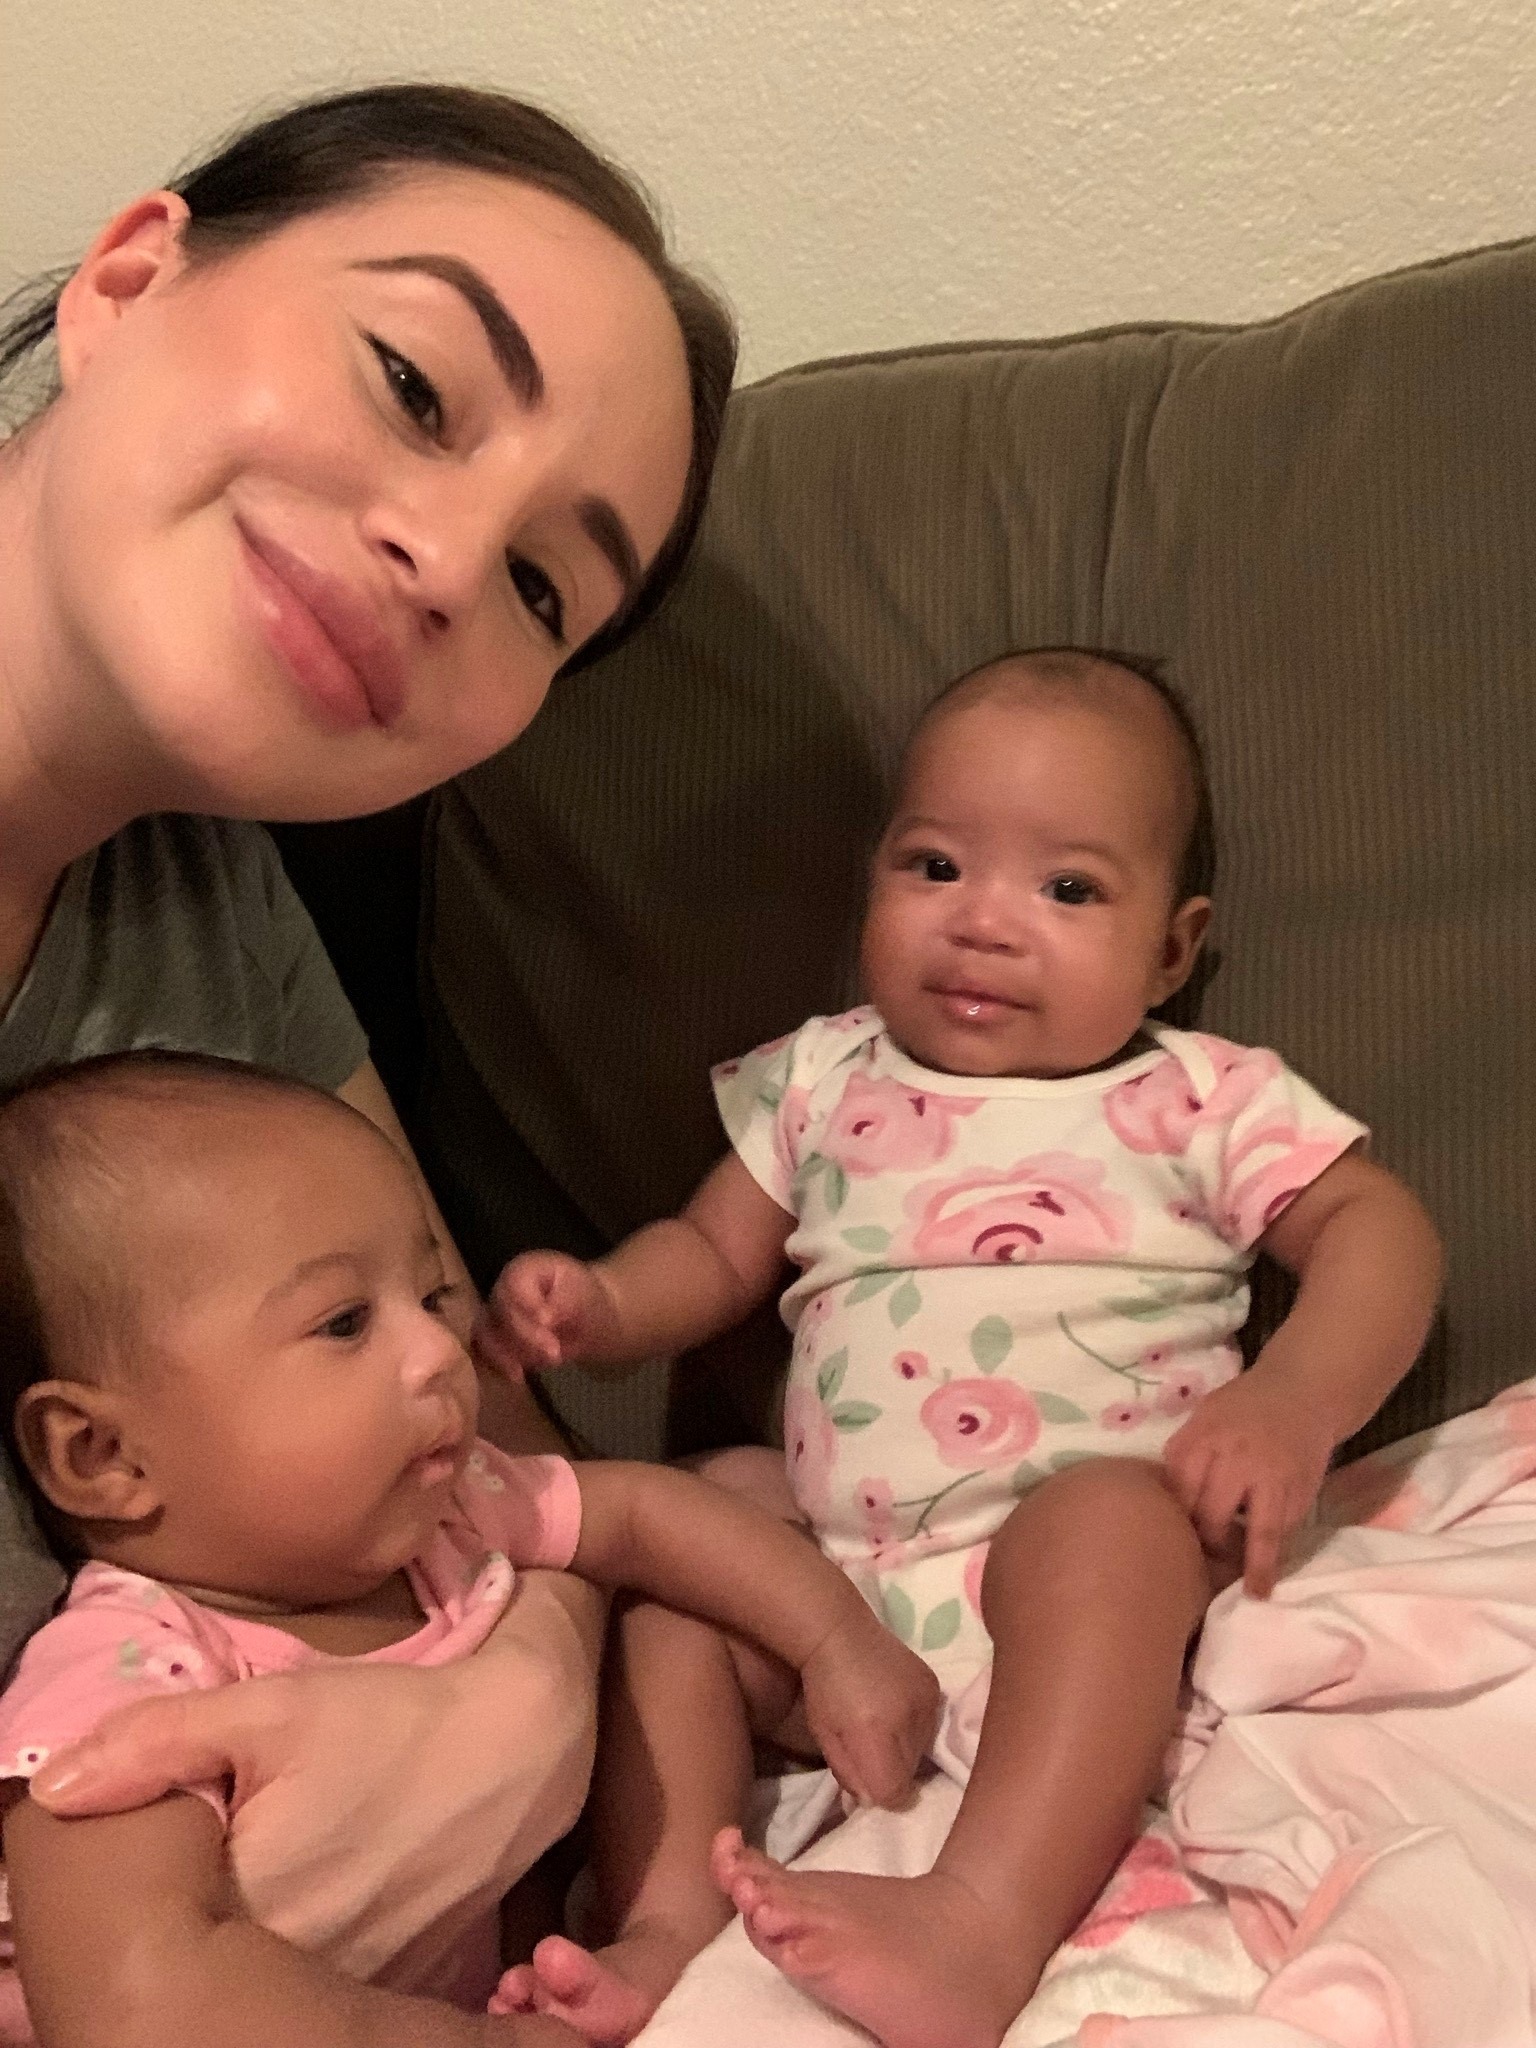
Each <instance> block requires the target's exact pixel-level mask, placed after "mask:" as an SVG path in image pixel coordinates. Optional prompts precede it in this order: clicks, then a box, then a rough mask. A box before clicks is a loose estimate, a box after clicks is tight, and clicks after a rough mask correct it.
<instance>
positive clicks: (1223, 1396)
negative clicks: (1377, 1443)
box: [1163, 1371, 1333, 1600]
mask: <svg viewBox="0 0 1536 2048" xmlns="http://www.w3.org/2000/svg"><path fill="white" fill-rule="evenodd" d="M1332 1455H1333V1437H1332V1434H1331V1433H1330V1431H1329V1429H1328V1427H1327V1425H1326V1423H1325V1422H1323V1421H1322V1420H1321V1418H1320V1417H1319V1416H1318V1415H1317V1414H1316V1413H1308V1412H1306V1410H1305V1408H1304V1406H1303V1404H1301V1403H1299V1402H1298V1401H1297V1400H1296V1399H1295V1397H1294V1395H1293V1394H1292V1393H1291V1392H1290V1390H1289V1389H1288V1388H1286V1387H1284V1386H1281V1385H1278V1384H1271V1383H1270V1382H1269V1381H1267V1380H1266V1378H1265V1376H1264V1374H1263V1373H1262V1372H1254V1371H1249V1372H1245V1373H1241V1374H1240V1375H1239V1376H1238V1377H1237V1378H1236V1379H1235V1380H1228V1382H1227V1383H1226V1385H1225V1386H1222V1387H1218V1388H1216V1390H1215V1392H1214V1393H1210V1394H1207V1395H1206V1397H1205V1399H1204V1400H1203V1401H1202V1402H1201V1403H1200V1405H1199V1407H1198V1408H1197V1409H1196V1410H1195V1412H1194V1414H1193V1415H1191V1416H1190V1418H1189V1420H1188V1421H1187V1422H1186V1423H1185V1424H1184V1426H1183V1428H1182V1429H1180V1430H1178V1431H1177V1432H1176V1433H1175V1434H1174V1435H1173V1436H1171V1437H1170V1438H1169V1439H1168V1442H1167V1443H1166V1444H1165V1445H1164V1446H1163V1465H1164V1468H1165V1469H1166V1471H1167V1474H1168V1479H1169V1483H1170V1485H1171V1486H1172V1488H1173V1491H1174V1493H1175V1495H1176V1496H1177V1498H1178V1500H1179V1502H1180V1504H1181V1505H1182V1507H1183V1508H1184V1511H1185V1513H1186V1514H1187V1515H1188V1516H1189V1518H1190V1520H1191V1521H1192V1522H1193V1523H1194V1525H1195V1529H1196V1531H1197V1533H1198V1535H1199V1537H1200V1541H1201V1542H1202V1543H1203V1544H1204V1545H1205V1548H1206V1549H1207V1550H1208V1551H1211V1552H1213V1553H1219V1552H1220V1551H1221V1550H1222V1549H1223V1548H1224V1546H1225V1544H1226V1542H1227V1540H1228V1538H1229V1536H1230V1535H1231V1534H1232V1531H1233V1528H1234V1525H1235V1524H1236V1523H1237V1518H1238V1513H1239V1510H1241V1511H1242V1519H1243V1525H1244V1530H1245V1534H1244V1541H1243V1586H1244V1589H1245V1590H1246V1591H1247V1592H1249V1593H1251V1594H1252V1595H1253V1597H1254V1598H1255V1599H1258V1600H1265V1599H1268V1597H1269V1595H1270V1593H1271V1592H1273V1590H1274V1585H1275V1580H1276V1578H1277V1577H1278V1575H1279V1570H1280V1554H1281V1551H1282V1549H1283V1548H1284V1545H1285V1539H1286V1538H1287V1536H1289V1534H1290V1532H1291V1531H1292V1530H1293V1529H1294V1528H1296V1527H1297V1525H1298V1524H1299V1523H1300V1522H1301V1521H1302V1520H1303V1518H1304V1517H1305V1515H1306V1513H1307V1510H1308V1509H1309V1508H1310V1507H1311V1505H1312V1503H1313V1501H1314V1500H1316V1498H1317V1490H1318V1488H1319V1487H1320V1486H1321V1485H1322V1483H1323V1476H1324V1474H1325V1473H1326V1472H1327V1470H1328V1460H1329V1459H1330V1458H1331V1457H1332Z"/></svg>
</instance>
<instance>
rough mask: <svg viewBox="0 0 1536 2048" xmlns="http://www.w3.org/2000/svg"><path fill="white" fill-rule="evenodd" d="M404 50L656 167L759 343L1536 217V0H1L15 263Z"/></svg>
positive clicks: (697, 246)
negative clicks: (250, 126) (191, 156)
mask: <svg viewBox="0 0 1536 2048" xmlns="http://www.w3.org/2000/svg"><path fill="white" fill-rule="evenodd" d="M408 73H428V74H433V75H437V76H441V77H452V78H461V79H468V80H473V81H476V82H489V83H496V84H500V85H505V86H507V87H509V88H511V89H514V90H518V91H522V92H525V93H527V94H528V95H530V96H531V97H534V98H537V99H540V100H543V101H544V102H546V103H547V104H549V105H551V106H553V107H555V108H556V109H557V110H559V111H561V112H563V113H565V114H567V115H569V116H571V117H573V118H575V119H576V120H577V121H579V122H581V123H582V124H583V125H585V126H586V127H587V128H588V129H590V130H591V131H592V132H593V133H595V134H596V135H597V136H599V137H600V138H601V139H602V140H603V141H604V143H605V144H606V145H607V146H608V147H609V148H610V149H611V150H612V151H613V152H614V153H615V154H616V155H618V156H620V157H621V158H622V159H624V160H625V161H627V162H628V163H629V164H630V165H631V166H633V167H634V168H635V169H637V170H638V171H639V172H640V173H641V174H642V175H643V176H644V177H645V178H646V179H647V180H648V182H649V183H650V184H651V185H652V187H653V188H654V189H655V190H656V191H657V192H658V193H659V194H660V195H661V196H662V198H663V200H664V201H665V203H666V206H667V208H668V210H669V212H670V214H671V216H672V218H673V220H674V222H675V226H676V231H677V236H678V239H679V242H680V243H681V245H682V246H683V248H684V249H685V250H686V251H687V252H688V253H689V254H690V255H693V256H695V257H697V258H701V259H702V260H704V261H705V262H706V263H707V264H708V265H709V267H710V268H711V269H712V270H713V271H714V272H715V274H716V275H717V276H718V277H719V278H720V279H721V281H722V282H723V283H724V284H725V285H726V287H727V289H728V290H729V291H730V293H731V295H732V296H733V298H734V299H735V302H736V304H737V306H738V307H739V309H740V312H741V315H742V320H743V325H744V329H745V333H746V338H747V368H748V370H749V371H750V372H762V371H764V370H768V369H772V368H775V367H777V366H778V365H780V364H783V363H787V362H793V361H796V360H799V359H802V358H804V357H807V356H814V355H825V354H832V353H838V352H841V351H844V350H850V349H861V348H881V347H889V346H892V345H895V344H898V343H901V342H905V341H912V340H935V339H940V338H945V337H950V336H956V335H985V334H1026V333H1051V332H1060V331H1064V330H1068V329H1071V328H1075V327H1080V326H1086V325H1092V324H1100V323H1104V322H1109V321H1115V320H1125V319H1135V318H1139V317H1143V316H1153V317H1158V316H1170V317H1172V316H1187V317H1192V318H1203V319H1215V320H1240V319H1246V318H1250V317H1253V316H1255V315H1261V314H1264V313H1268V312H1276V311H1279V310H1280V309H1282V308H1283V307H1285V306H1287V305H1289V304H1291V303H1293V302H1295V301H1296V300H1298V299H1301V298H1305V297H1308V296H1310V295H1312V294H1314V293H1316V292H1319V291H1323V290H1326V289H1328V288H1329V287H1330V286H1332V285H1335V284H1338V283H1342V282H1344V281H1345V280H1346V279H1348V278H1351V277H1355V276H1360V275H1362V274H1365V273H1368V272H1370V271H1372V270H1377V269H1382V268H1386V267H1388V266H1391V265H1393V264H1398V263H1405V262H1410V261H1412V260H1413V259H1415V258H1417V257H1420V256H1426V255H1432V254H1435V253H1438V252H1441V251H1447V250H1451V249H1454V248H1458V247H1463V246H1466V245H1467V244H1470V243H1474V242H1479V241H1488V240H1493V239H1497V238H1500V237H1507V236H1513V235H1518V234H1523V233H1528V232H1531V231H1532V230H1536V7H1533V4H1532V0H1476V4H1473V0H1035V4H1019V0H849V4H845V5H841V6H838V5H832V4H827V0H775V4H773V5H765V4H759V0H469V4H467V0H305V4H298V0H0V193H3V194H4V206H3V209H0V281H10V279H13V278H14V277H15V276H16V275H17V274H20V273H26V272H29V271H31V270H33V269H36V268H39V267H41V266H44V265H47V264H51V263H55V262H61V261H65V260H67V259H68V258H69V257H70V256H71V255H73V254H74V253H75V251H76V250H77V249H78V247H79V246H80V244H81V243H82V241H83V240H84V239H85V238H86V237H87V236H88V235H89V233H90V231H91V229H92V228H93V226H94V225H95V224H96V222H97V221H98V220H99V219H100V218H101V217H102V216H103V215H104V214H105V213H106V212H108V211H110V209H111V208H112V206H113V205H114V204H115V203H117V202H118V201H120V200H122V199H124V198H126V197H128V196H129V195H130V194H131V193H132V192H133V191H134V190H135V189H136V188H138V187H141V186H145V185H149V184H153V183H154V182H156V180H157V179H158V178H160V177H161V176H163V175H164V174H165V173H166V172H167V171H168V170H169V169H170V168H171V167H172V166H173V165H174V164H176V163H177V161H178V160H180V159H182V158H184V157H185V156H186V155H187V154H188V152H190V151H193V150H195V149H196V148H197V147H199V146H200V145H201V144H203V143H205V142H207V141H208V140H209V139H211V138H212V137H214V136H216V135H218V134H219V133H220V132H221V131H223V130H224V129H225V128H227V127H228V126H229V125H231V124H232V123H234V122H235V121H236V120H238V119H239V118H240V117H241V116H243V115H244V114H245V113H246V112H248V111H249V110H251V109H252V108H256V107H261V106H268V105H271V104H274V103H276V102H277V101H279V100H281V99H282V98H284V97H287V96H289V95H292V94H295V93H298V92H303V91H308V90H312V89H318V88H322V87H326V86H330V85H334V84H337V83H341V82H354V83H357V82H364V81H369V80H373V79H376V78H381V77H388V76H398V75H402V74H408Z"/></svg>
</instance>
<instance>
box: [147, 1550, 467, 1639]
mask: <svg viewBox="0 0 1536 2048" xmlns="http://www.w3.org/2000/svg"><path fill="white" fill-rule="evenodd" d="M160 1583H161V1584H163V1585H166V1586H168V1587H169V1589H170V1590H171V1591H172V1592H173V1593H180V1594H181V1595H182V1597H183V1598H184V1599H187V1600H195V1601H196V1602H197V1604H198V1606H199V1607H209V1608H212V1610H213V1611H214V1613H216V1614H229V1615H234V1616H236V1617H237V1618H238V1619H240V1620H242V1621H260V1622H265V1623H266V1624H267V1625H268V1626H269V1627H271V1628H280V1629H282V1630H283V1631H284V1632H285V1633H286V1634H288V1635H291V1636H297V1637H298V1639H299V1641H300V1642H301V1643H306V1644H307V1645H308V1646H309V1648H310V1649H312V1650H320V1651H322V1652H323V1653H324V1654H325V1655H326V1656H328V1657H363V1656H366V1655H367V1654H368V1653H369V1652H370V1651H372V1650H382V1649H387V1648H388V1647H389V1646H390V1645H391V1644H393V1643H403V1642H404V1641H405V1640H406V1638H407V1637H408V1636H413V1635H414V1634H415V1633H416V1631H417V1630H418V1629H419V1628H420V1627H421V1625H422V1623H423V1621H424V1620H425V1619H426V1617H425V1616H424V1615H423V1613H422V1611H421V1607H420V1604H419V1602H418V1601H417V1598H416V1595H415V1593H414V1591H413V1590H412V1587H411V1582H410V1579H409V1577H408V1576H407V1574H406V1573H405V1572H403V1571H401V1572H394V1573H392V1574H391V1576H390V1577H389V1578H387V1579H386V1580H385V1581H384V1583H383V1584H382V1585H380V1586H375V1587H374V1588H373V1590H372V1591H371V1592H368V1593H359V1594H357V1595H355V1596H354V1597H353V1598H352V1599H349V1600H337V1601H333V1602H331V1603H329V1604H327V1605H325V1606H317V1607H303V1606H298V1607H296V1606H295V1605H294V1604H293V1603H292V1602H291V1601H287V1600H271V1599H267V1598H265V1597H263V1596H262V1595H261V1594H257V1593H232V1592H229V1591H227V1590H226V1589H224V1588H223V1587H217V1586H198V1585H194V1584H192V1583H190V1582H189V1581H186V1580H180V1579H176V1580H171V1579H166V1580H162V1581H161V1582H160Z"/></svg>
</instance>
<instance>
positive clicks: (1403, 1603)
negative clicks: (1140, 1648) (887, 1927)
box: [1077, 1380, 1536, 2048]
mask: <svg viewBox="0 0 1536 2048" xmlns="http://www.w3.org/2000/svg"><path fill="white" fill-rule="evenodd" d="M1351 1525H1354V1526H1351ZM1192 1683H1193V1692H1194V1699H1193V1703H1192V1706H1191V1709H1190V1712H1189V1715H1188V1717H1187V1719H1186V1721H1185V1723H1184V1728H1183V1732H1182V1736H1181V1739H1180V1741H1179V1742H1178V1743H1177V1744H1176V1746H1175V1751H1174V1759H1175V1769H1174V1777H1173V1784H1172V1787H1171V1791H1170V1819H1171V1823H1172V1832H1173V1835H1174V1839H1175V1840H1176V1842H1177V1843H1178V1845H1179V1848H1180V1850H1181V1852H1182V1857H1183V1860H1184V1862H1185V1863H1186V1865H1187V1866H1188V1868H1189V1869H1190V1870H1192V1871H1194V1872H1195V1873H1196V1874H1197V1875H1198V1876H1200V1877H1201V1878H1203V1879H1206V1880H1207V1881H1209V1882H1211V1883H1213V1884H1215V1885H1217V1886H1219V1887H1220V1888H1221V1892H1222V1894H1223V1895H1224V1897H1225V1898H1226V1901H1227V1904H1228V1907H1229V1909H1230V1912H1231V1914H1232V1918H1233V1921H1234V1923H1235V1925H1236V1926H1237V1928H1238V1931H1239V1932H1240V1933H1241V1935H1242V1937H1243V1940H1244V1942H1245V1943H1246V1945H1247V1947H1248V1949H1249V1952H1250V1954H1251V1955H1252V1956H1253V1957H1254V1959H1255V1961H1257V1962H1258V1963H1260V1964H1261V1965H1262V1966H1263V1967H1264V1968H1265V1969H1267V1970H1269V1971H1271V1972H1272V1974H1271V1975H1270V1977H1269V1978H1268V1981H1267V1982H1266V1984H1265V1986H1264V1988H1263V1990H1262V1991H1261V1992H1260V1994H1259V1996H1258V1998H1257V2000H1256V2001H1255V2002H1254V2003H1253V2004H1252V2005H1251V2006H1250V2007H1249V2008H1248V2009H1247V2010H1246V2011H1245V2012H1242V2013H1241V2014H1239V2013H1238V2012H1236V2011H1229V2012H1226V2013H1206V2014H1202V2015H1199V2016H1194V2015H1191V2016H1188V2017H1177V2018H1146V2017H1142V2018H1113V2017H1111V2016H1109V2015H1107V2014H1104V2015H1099V2016H1097V2017H1094V2018H1092V2019H1089V2020H1087V2021H1086V2022H1085V2023H1084V2025H1083V2026H1082V2028H1081V2030H1080V2032H1079V2034H1078V2037H1077V2038H1078V2043H1079V2048H1536V2025H1533V2019H1532V2013H1533V1998H1536V1380H1532V1381H1526V1382H1524V1383H1523V1384H1522V1385H1520V1386H1518V1387H1514V1388H1512V1389H1510V1391H1509V1392H1508V1393H1507V1394H1504V1395H1502V1396H1500V1398H1499V1399H1498V1400H1496V1401H1494V1402H1492V1403H1491V1404H1490V1405H1489V1406H1488V1407H1486V1408H1482V1409H1479V1410H1477V1411H1476V1412H1474V1413H1473V1414H1470V1415H1464V1416H1461V1417H1458V1418H1457V1419H1456V1420H1455V1421H1453V1422H1450V1423H1447V1424H1445V1425H1444V1426H1442V1427H1441V1428H1440V1429H1438V1430H1434V1431H1431V1432H1429V1433H1428V1434H1427V1435H1425V1436H1422V1437H1418V1438H1415V1439H1413V1440H1412V1441H1411V1442H1410V1443H1407V1444H1400V1445H1396V1446H1394V1447H1393V1448H1392V1449H1391V1450H1390V1451H1388V1452H1383V1453H1378V1454H1377V1455H1376V1456H1375V1457H1373V1458H1370V1459H1367V1460H1364V1461H1362V1462H1361V1463H1360V1464H1359V1465H1356V1466H1352V1467H1349V1468H1347V1469H1346V1470H1344V1471H1342V1472H1340V1473H1339V1474H1337V1475H1336V1476H1335V1478H1334V1479H1333V1480H1332V1481H1331V1482H1330V1484H1329V1487H1328V1489H1327V1491H1326V1493H1325V1496H1324V1502H1323V1511H1322V1518H1321V1520H1320V1523H1319V1527H1318V1529H1317V1531H1316V1534H1315V1541H1314V1545H1313V1548H1312V1554H1311V1555H1310V1557H1309V1558H1308V1559H1307V1561H1306V1562H1305V1563H1304V1564H1302V1565H1301V1566H1300V1568H1299V1569H1298V1570H1296V1571H1295V1572H1294V1573H1293V1574H1292V1575H1291V1576H1289V1577H1288V1578H1287V1579H1285V1580H1284V1581H1283V1582H1282V1583H1281V1585H1280V1586H1279V1588H1278V1589H1277V1590H1276V1592H1275V1595H1274V1597H1273V1599H1272V1600H1270V1601H1269V1602H1267V1603H1261V1602H1257V1601H1252V1600H1247V1599H1244V1598H1243V1597H1242V1595H1241V1592H1240V1590H1239V1589H1237V1588H1234V1589H1233V1590H1232V1591H1230V1592H1228V1593H1226V1594H1224V1595H1223V1596H1222V1598H1221V1599H1220V1600H1219V1601H1218V1602H1217V1603H1216V1604H1215V1606H1214V1607H1213V1608H1212V1610H1211V1614H1210V1617H1209V1619H1208V1620H1207V1623H1206V1627H1205V1632H1204V1636H1203V1638H1202V1642H1201V1647H1200V1651H1199V1654H1198V1656H1197V1658H1196V1661H1195V1665H1194V1670H1193V1673H1192Z"/></svg>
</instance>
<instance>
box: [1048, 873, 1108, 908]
mask: <svg viewBox="0 0 1536 2048" xmlns="http://www.w3.org/2000/svg"><path fill="white" fill-rule="evenodd" d="M1045 893H1046V895H1047V896H1049V897H1050V899H1051V901H1052V902H1053V903H1066V904H1070V905H1071V906H1072V907H1073V908H1077V907H1079V906H1081V905H1082V904H1084V903H1097V902H1099V901H1100V900H1101V899H1100V893H1099V888H1098V885H1097V883H1095V882H1090V881H1089V880H1088V878H1087V876H1086V875H1053V876H1052V877H1051V879H1050V881H1048V882H1047V883H1046V885H1045Z"/></svg>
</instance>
